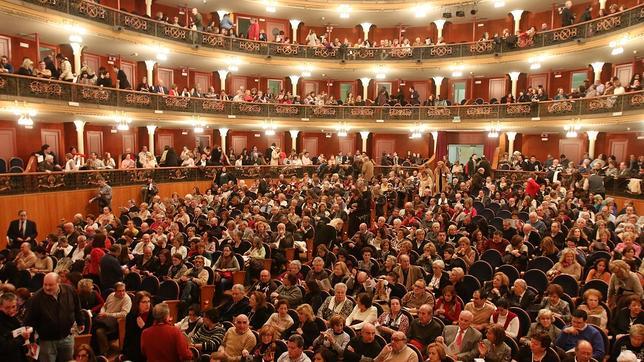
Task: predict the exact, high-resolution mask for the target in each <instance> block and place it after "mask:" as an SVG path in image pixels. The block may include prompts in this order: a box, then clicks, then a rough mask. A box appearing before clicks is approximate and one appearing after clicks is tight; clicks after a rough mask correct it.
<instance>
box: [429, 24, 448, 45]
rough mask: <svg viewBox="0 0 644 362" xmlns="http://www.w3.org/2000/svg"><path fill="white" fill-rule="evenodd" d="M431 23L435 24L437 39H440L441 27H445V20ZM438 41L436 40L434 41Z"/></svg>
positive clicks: (441, 34)
mask: <svg viewBox="0 0 644 362" xmlns="http://www.w3.org/2000/svg"><path fill="white" fill-rule="evenodd" d="M432 23H434V24H436V29H438V37H439V38H442V37H443V27H444V26H445V23H446V20H445V19H438V20H434V21H432ZM436 41H438V39H436Z"/></svg>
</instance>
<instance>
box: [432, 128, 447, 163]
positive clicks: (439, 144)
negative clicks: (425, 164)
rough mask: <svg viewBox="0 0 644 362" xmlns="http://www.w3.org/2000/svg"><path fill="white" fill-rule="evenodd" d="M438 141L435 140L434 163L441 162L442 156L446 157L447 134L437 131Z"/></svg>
mask: <svg viewBox="0 0 644 362" xmlns="http://www.w3.org/2000/svg"><path fill="white" fill-rule="evenodd" d="M437 138H438V139H437V140H436V158H435V159H436V162H438V161H441V160H442V159H443V157H444V156H447V132H446V131H438V137H437Z"/></svg>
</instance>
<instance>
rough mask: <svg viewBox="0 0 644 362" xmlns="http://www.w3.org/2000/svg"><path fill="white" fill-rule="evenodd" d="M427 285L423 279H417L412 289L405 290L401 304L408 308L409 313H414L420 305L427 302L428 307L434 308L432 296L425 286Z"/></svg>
mask: <svg viewBox="0 0 644 362" xmlns="http://www.w3.org/2000/svg"><path fill="white" fill-rule="evenodd" d="M426 286H427V285H426V284H425V281H424V280H423V279H418V280H416V282H415V283H414V289H413V290H412V291H411V292H407V294H405V296H404V297H403V299H402V301H401V303H402V306H403V307H405V308H407V310H409V313H411V314H416V311H417V309H418V308H420V306H421V305H423V304H427V305H429V307H430V308H434V296H433V295H432V293H430V292H428V291H427V289H426V288H425V287H426Z"/></svg>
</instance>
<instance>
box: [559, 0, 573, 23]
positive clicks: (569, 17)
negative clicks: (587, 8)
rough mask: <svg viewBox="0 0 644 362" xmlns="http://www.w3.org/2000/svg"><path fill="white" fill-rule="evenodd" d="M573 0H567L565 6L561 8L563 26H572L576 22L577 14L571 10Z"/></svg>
mask: <svg viewBox="0 0 644 362" xmlns="http://www.w3.org/2000/svg"><path fill="white" fill-rule="evenodd" d="M571 8H572V1H570V0H568V1H566V4H565V6H564V7H563V8H561V9H559V12H560V13H561V26H562V27H563V26H570V25H572V24H573V23H574V22H575V14H574V13H573V12H572V10H571Z"/></svg>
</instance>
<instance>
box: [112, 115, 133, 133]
mask: <svg viewBox="0 0 644 362" xmlns="http://www.w3.org/2000/svg"><path fill="white" fill-rule="evenodd" d="M114 122H116V129H117V130H119V131H127V130H129V129H130V123H132V118H130V117H128V116H127V115H126V114H125V112H123V111H116V112H115V113H114Z"/></svg>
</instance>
